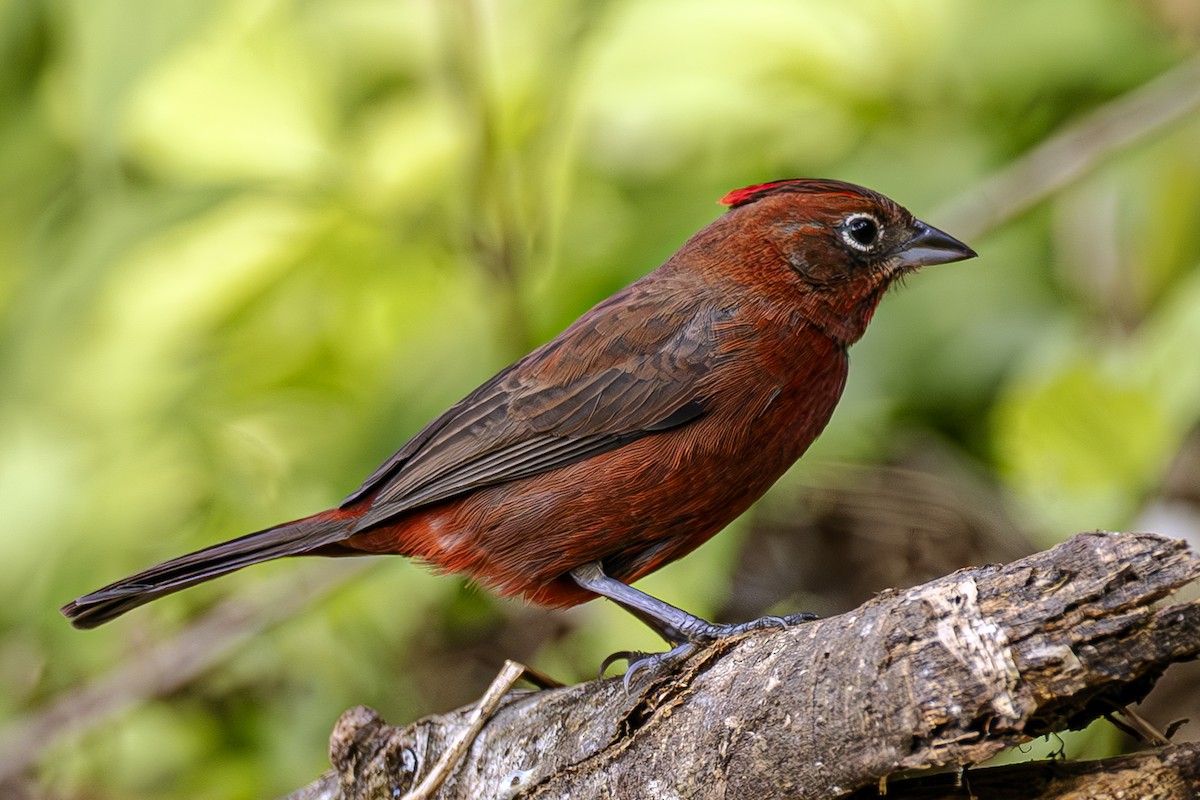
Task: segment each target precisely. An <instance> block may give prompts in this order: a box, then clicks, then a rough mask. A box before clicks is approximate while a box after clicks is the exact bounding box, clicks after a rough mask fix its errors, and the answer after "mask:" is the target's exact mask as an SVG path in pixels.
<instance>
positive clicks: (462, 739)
mask: <svg viewBox="0 0 1200 800" xmlns="http://www.w3.org/2000/svg"><path fill="white" fill-rule="evenodd" d="M525 672H526V667H525V665H524V664H518V663H517V662H515V661H505V662H504V666H503V667H502V668H501V669H500V673H499V674H498V675H497V676H496V677H495V679H493V680H492V684H491V685H490V686H488V688H487V691H486V692H484V693H483V697H482V698H480V700H479V703H478V704H477V705H476V706H475V710H474V711H472V712H471V722H470V724H469V725H468V726H467V727H466V728H464V729H463V730H462V731H460V732H459V733H458V735H457V736H455V737H454V740H453V741H451V742H450V744H449V745H448V746H447V747H446V749H445V750H444V751H443V752H442V755H441V756H440V757H439V758H438V760H437V762H436V763H435V764H434V765H433V769H431V770H430V771H429V774H428V775H426V776H425V777H424V778H423V779H422V780H421V782H420V783H419V784H418V785H417V786H416V788H414V789H413V790H412V791H411V792H409V793H408V794H406V795H404V797H403V798H401V800H427V799H428V798H430V797H433V793H434V792H436V791H437V790H438V789H439V788H440V787H441V785H442V784H443V783H445V781H446V778H448V777H450V772H451V770H453V769H454V767H456V766H457V765H458V763H459V762H460V761H462V759H463V756H465V755H466V754H467V750H469V749H470V747H471V744H472V743H473V742H474V741H475V738H476V737H477V736H479V732H480V731H482V730H483V726H484V725H486V724H487V721H488V720H489V719H490V718H491V716H492V715H493V714H495V713H496V709H497V708H499V707H500V701H502V700H503V699H504V696H505V695H506V694H508V690H509V689H511V688H512V687H513V684H514V683H516V682H517V681H518V680H520V679H521V676H522V675H524V674H525Z"/></svg>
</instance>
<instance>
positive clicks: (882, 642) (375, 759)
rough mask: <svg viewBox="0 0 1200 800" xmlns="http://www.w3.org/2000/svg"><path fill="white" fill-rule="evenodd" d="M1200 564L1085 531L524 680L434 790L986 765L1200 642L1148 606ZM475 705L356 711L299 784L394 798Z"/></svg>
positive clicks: (695, 782)
mask: <svg viewBox="0 0 1200 800" xmlns="http://www.w3.org/2000/svg"><path fill="white" fill-rule="evenodd" d="M1198 576H1200V558H1198V557H1197V556H1196V555H1195V554H1194V553H1192V552H1191V551H1189V550H1188V549H1187V547H1186V545H1185V544H1184V543H1182V542H1177V541H1174V540H1170V539H1165V538H1163V537H1159V536H1154V535H1150V534H1105V533H1091V534H1080V535H1079V536H1076V537H1075V538H1073V539H1071V540H1070V541H1069V542H1066V543H1065V544H1062V545H1059V546H1058V547H1055V548H1054V549H1052V550H1049V551H1046V552H1043V553H1038V554H1036V555H1033V556H1030V557H1028V558H1024V559H1021V560H1019V561H1016V562H1013V563H1012V564H1009V565H1007V566H990V567H981V568H977V569H969V570H962V571H959V572H956V573H954V574H952V575H949V576H946V577H944V578H939V579H937V580H935V581H932V582H930V583H927V584H925V585H923V586H918V587H915V588H913V589H909V590H906V591H889V592H885V593H883V594H881V595H879V596H877V597H876V598H874V599H873V600H871V601H869V602H867V603H866V604H864V605H863V606H861V607H859V608H858V609H856V610H855V611H852V612H850V613H848V614H843V615H840V616H837V617H832V618H830V619H825V620H820V621H817V622H813V623H809V624H806V625H802V626H798V627H793V628H788V629H778V630H773V631H766V632H759V633H757V634H754V635H749V636H745V637H742V638H740V639H737V640H730V641H722V642H718V643H715V644H712V645H709V646H707V647H706V648H704V649H703V650H701V651H700V652H698V653H697V654H696V655H694V656H693V657H692V658H690V659H689V660H688V661H686V662H685V663H684V664H683V665H682V666H681V667H680V668H679V669H677V670H675V671H674V672H671V673H660V674H657V675H655V676H654V677H653V678H651V679H649V680H648V682H645V683H644V684H643V685H640V686H637V687H635V688H634V689H633V690H632V691H631V692H629V693H626V691H625V690H624V689H623V688H622V683H621V681H620V680H619V679H608V680H602V681H593V682H590V683H587V684H583V685H579V686H572V687H567V688H563V689H555V690H549V691H541V692H529V691H520V692H513V693H510V694H509V695H508V696H507V697H506V698H505V699H504V700H503V701H502V702H501V704H500V706H499V708H498V710H497V711H496V713H495V714H494V715H493V716H492V717H491V719H490V720H488V723H487V725H486V726H485V727H484V728H483V730H482V731H481V732H480V734H479V735H478V737H477V738H476V739H475V741H474V743H473V744H472V746H471V748H470V749H469V751H468V752H467V754H466V756H465V758H464V760H463V761H462V762H461V763H460V764H458V766H457V767H456V768H455V769H454V770H453V772H452V773H451V774H450V776H449V777H448V778H447V780H446V781H445V783H444V784H443V785H442V788H441V790H440V792H439V793H438V794H436V795H435V796H436V797H441V798H457V797H463V798H468V797H516V796H520V797H527V798H541V797H566V796H573V797H602V796H620V797H647V798H656V797H672V798H677V797H678V798H708V797H714V798H716V797H722V798H724V797H757V798H774V797H801V798H818V797H832V796H837V795H840V794H844V793H847V792H850V791H853V790H855V789H858V788H861V787H866V786H875V785H877V784H879V782H880V781H881V780H883V779H885V778H886V777H887V776H889V775H892V774H893V773H896V772H898V771H901V770H920V769H926V768H930V767H935V766H941V765H970V764H977V763H979V762H981V761H983V760H985V759H987V758H988V757H989V756H992V755H993V754H995V753H996V752H998V751H999V750H1001V749H1003V748H1005V747H1008V746H1010V745H1014V744H1018V743H1021V742H1025V741H1028V740H1029V739H1031V738H1033V737H1036V736H1040V735H1043V734H1046V733H1051V732H1054V731H1059V730H1063V729H1065V728H1078V727H1082V726H1084V725H1086V724H1087V723H1088V722H1090V721H1091V720H1093V719H1095V718H1097V717H1099V716H1103V715H1105V714H1108V713H1110V712H1112V711H1113V710H1114V709H1115V708H1118V707H1120V706H1123V705H1125V704H1128V703H1132V702H1136V701H1138V700H1140V699H1141V698H1142V697H1144V696H1145V695H1146V693H1147V692H1149V690H1150V688H1151V687H1152V686H1153V685H1154V682H1155V681H1156V680H1157V678H1158V677H1159V676H1160V675H1161V674H1162V672H1163V671H1164V670H1165V669H1166V667H1167V666H1168V665H1169V664H1171V663H1172V662H1175V661H1181V660H1187V659H1192V658H1196V657H1197V656H1198V655H1200V601H1196V602H1191V603H1184V604H1178V605H1173V606H1167V607H1164V608H1156V607H1155V603H1156V601H1158V600H1160V599H1162V598H1164V597H1166V596H1167V595H1169V594H1170V593H1172V592H1173V591H1174V590H1175V589H1177V588H1179V587H1180V586H1183V585H1184V584H1186V583H1188V582H1190V581H1192V580H1194V579H1195V578H1196V577H1198ZM471 712H472V708H465V709H460V710H458V711H455V712H452V713H450V714H445V715H441V716H436V717H430V718H427V719H424V720H421V721H418V722H416V723H413V724H412V725H409V726H407V727H404V728H394V727H391V726H389V725H387V724H385V723H384V722H383V721H382V720H381V719H380V718H379V716H378V715H377V714H376V713H375V712H373V711H371V710H369V709H366V708H361V707H360V708H355V709H351V710H350V711H348V712H346V714H344V715H343V717H342V719H341V720H339V722H338V724H337V727H336V728H335V730H334V733H333V737H332V739H331V742H330V753H331V760H332V763H333V766H334V769H333V771H331V772H330V773H328V774H327V775H326V776H324V777H323V778H322V779H321V780H320V781H318V782H317V783H316V784H313V785H312V786H310V787H307V788H306V789H304V790H301V791H300V792H298V793H296V794H294V795H292V798H297V799H298V798H318V797H320V798H330V799H332V798H339V799H340V800H366V799H367V798H384V797H387V798H394V797H398V796H400V795H402V794H404V793H405V792H408V791H409V790H411V789H412V787H413V786H414V785H416V783H417V782H419V780H420V779H421V777H422V775H423V774H424V773H425V772H426V771H427V770H428V769H430V766H431V765H432V764H433V763H435V762H436V761H437V760H438V757H439V754H440V753H441V752H442V750H443V748H444V747H446V746H447V744H448V743H449V742H452V741H454V740H455V739H456V737H457V736H458V735H459V732H460V731H461V730H462V729H463V728H464V727H465V726H466V725H468V724H469V720H470V718H471ZM1188 752H1189V753H1191V756H1192V761H1191V763H1192V764H1193V768H1192V775H1193V777H1194V775H1195V768H1194V765H1195V761H1196V759H1195V752H1194V750H1189V751H1188ZM1185 760H1186V759H1185ZM971 774H972V775H976V774H978V773H971ZM891 794H892V796H896V795H895V793H894V792H893V793H891ZM1164 796H1169V795H1164Z"/></svg>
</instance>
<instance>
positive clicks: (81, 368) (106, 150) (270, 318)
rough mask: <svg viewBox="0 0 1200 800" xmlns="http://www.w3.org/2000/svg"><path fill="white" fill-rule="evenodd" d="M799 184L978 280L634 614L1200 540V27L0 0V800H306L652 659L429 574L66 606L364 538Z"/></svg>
mask: <svg viewBox="0 0 1200 800" xmlns="http://www.w3.org/2000/svg"><path fill="white" fill-rule="evenodd" d="M793 176H821V177H836V178H841V179H845V180H850V181H855V182H858V183H862V184H865V185H868V186H870V187H872V188H875V189H877V190H880V191H882V192H884V193H886V194H888V195H890V196H892V197H893V198H895V199H896V200H898V201H899V202H901V203H902V204H904V205H906V206H907V207H908V208H909V209H911V210H912V211H913V212H914V213H915V214H917V215H918V216H920V217H922V218H923V219H925V220H927V221H929V222H930V223H932V224H934V225H937V226H939V227H942V228H944V229H946V230H947V231H949V232H951V233H953V234H954V235H956V236H959V237H960V238H963V239H965V240H967V241H968V242H970V243H971V244H972V245H973V246H974V247H975V248H976V249H977V250H978V251H979V253H980V258H979V259H977V260H975V261H971V262H967V263H963V264H957V265H952V266H947V267H941V268H934V269H929V270H927V271H926V272H925V273H923V274H921V275H918V276H915V277H914V278H913V279H911V280H910V281H909V282H908V285H907V286H906V287H905V288H904V289H903V290H901V291H899V292H895V293H893V295H892V296H890V297H889V298H888V299H887V300H886V301H885V302H884V304H883V306H882V308H881V309H880V311H879V313H878V315H877V317H876V319H875V321H874V323H873V325H872V328H871V330H870V331H869V332H868V334H867V336H866V338H865V339H864V340H863V341H862V342H861V343H860V344H859V345H857V346H856V347H855V349H854V351H853V362H854V364H853V368H852V370H851V378H850V383H849V386H848V387H847V390H846V395H845V397H844V399H843V401H842V403H841V405H840V407H839V409H838V411H837V413H836V414H835V416H834V419H833V422H832V423H831V425H830V426H829V428H828V430H827V431H826V433H825V434H824V436H823V437H822V438H821V440H820V441H818V443H817V444H816V445H815V446H814V447H813V449H812V450H811V451H810V453H809V455H808V456H807V457H806V458H805V459H804V461H803V462H802V464H801V465H799V466H798V467H797V468H796V469H794V470H793V471H792V472H791V473H790V474H789V475H788V476H787V477H786V478H785V479H784V480H783V481H782V482H781V483H780V484H779V485H778V486H777V487H776V488H775V489H774V490H773V491H772V492H771V493H770V494H769V495H768V496H767V498H765V499H764V500H763V501H762V502H761V503H760V504H759V505H758V506H757V507H756V508H755V509H754V510H753V511H751V512H750V513H749V514H747V515H746V516H745V517H744V518H743V519H741V520H739V521H738V522H737V523H735V524H734V525H733V526H732V527H731V528H730V529H729V530H728V531H726V532H725V533H723V534H722V535H720V536H718V537H716V538H715V539H714V540H712V541H711V542H710V543H708V544H707V545H705V546H704V547H703V548H701V549H700V550H698V551H697V552H696V553H695V554H693V555H692V556H690V557H689V558H687V559H685V560H683V561H682V562H679V563H677V564H675V565H672V566H670V567H668V568H666V569H664V570H662V571H661V572H660V573H658V574H656V575H654V576H652V577H651V578H648V579H647V580H645V581H644V582H643V583H642V584H641V585H642V586H643V587H644V588H646V589H647V590H648V591H651V592H654V593H656V594H658V595H659V596H661V597H663V598H665V599H667V600H669V601H671V602H673V603H676V604H679V605H682V606H683V607H685V608H687V609H689V610H692V611H694V612H696V613H699V614H706V615H715V616H718V617H721V618H724V619H744V618H747V617H749V616H751V615H757V614H759V613H762V612H763V611H765V610H768V609H774V610H797V609H806V610H815V611H819V612H821V613H826V614H828V613H834V612H836V611H838V610H841V609H845V608H849V607H852V606H854V605H855V604H857V603H860V602H862V601H863V600H865V599H866V598H868V597H870V596H871V594H872V593H873V592H876V591H878V590H880V589H883V588H885V587H887V586H902V585H909V584H913V583H917V582H920V581H923V580H926V579H928V578H930V577H933V576H936V575H939V574H943V573H945V572H947V571H949V570H951V569H954V568H956V567H959V566H964V565H968V564H980V563H987V562H990V561H1003V560H1008V559H1011V558H1015V557H1018V556H1020V555H1021V554H1022V553H1024V552H1027V551H1030V550H1032V549H1040V548H1043V547H1047V546H1050V545H1052V544H1054V543H1055V542H1058V541H1061V540H1063V539H1064V538H1066V537H1068V536H1069V535H1071V534H1073V533H1075V532H1077V531H1080V530H1090V529H1096V528H1106V529H1131V528H1137V529H1147V530H1155V531H1158V532H1161V533H1165V534H1171V535H1174V536H1190V537H1192V538H1193V541H1194V542H1200V534H1198V531H1200V433H1198V422H1200V355H1198V352H1200V351H1198V346H1200V345H1198V343H1200V269H1198V265H1200V224H1197V221H1198V220H1200V5H1197V4H1196V3H1195V2H1194V0H1142V1H1141V2H1130V1H1129V0H1038V2H1024V1H1020V2H1013V1H1012V0H980V1H979V2H974V3H970V4H967V3H960V2H955V0H920V1H919V2H914V1H913V0H905V2H899V1H898V0H896V1H893V2H886V1H884V0H876V1H872V2H864V3H839V2H830V1H828V0H825V1H818V0H809V1H805V2H797V1H796V0H776V1H774V2H768V1H767V0H744V1H743V2H738V3H733V2H729V1H728V0H686V1H685V0H661V1H659V0H655V1H652V2H634V1H633V0H623V1H622V0H613V1H612V2H592V1H591V0H554V1H553V2H551V0H213V1H212V2H173V3H169V2H161V0H42V1H41V2H35V1H34V0H8V2H3V3H0V325H2V326H3V336H2V338H0V509H2V512H3V520H4V524H3V526H2V527H0V548H2V552H3V556H2V557H0V795H3V796H4V797H13V798H21V797H46V798H64V799H67V798H134V797H137V798H179V797H188V798H242V797H245V798H250V797H271V796H276V795H279V794H283V793H286V792H287V791H289V790H291V789H294V788H297V787H299V786H300V785H302V784H304V783H307V782H308V781H309V780H311V779H312V778H314V777H315V776H316V775H317V774H318V773H319V772H320V771H322V770H323V769H324V768H326V766H327V764H328V762H327V758H326V753H325V750H326V741H327V738H328V734H329V731H330V729H331V727H332V725H333V723H334V721H335V720H336V718H337V717H338V715H339V714H340V713H341V712H342V711H343V710H345V709H346V708H349V707H350V706H353V705H355V704H359V703H363V704H367V705H371V706H373V707H375V708H377V709H379V710H380V711H381V713H383V715H384V716H385V717H386V718H387V719H388V720H389V721H391V722H393V723H397V724H400V723H404V722H407V721H411V720H413V719H415V718H416V717H418V716H420V715H423V714H429V713H435V712H441V711H446V710H449V709H451V708H454V707H456V706H458V705H461V704H463V703H466V702H469V701H471V700H472V699H474V698H475V697H477V696H478V695H479V694H480V693H481V692H482V690H483V689H484V687H485V686H486V685H487V683H488V682H489V681H490V679H491V678H492V676H493V675H494V674H495V672H496V671H497V670H498V669H499V667H500V666H501V664H502V662H503V659H504V658H506V657H508V658H514V659H518V660H521V661H524V662H526V663H529V664H530V665H532V666H534V667H537V668H538V669H540V670H542V671H544V672H547V673H549V674H551V675H553V676H555V677H557V678H558V679H560V680H563V681H568V682H574V681H580V680H585V679H588V678H590V677H591V676H593V675H594V674H595V670H596V668H597V665H598V664H599V662H600V661H601V659H603V658H604V656H606V655H607V654H609V653H611V652H613V651H616V650H621V649H637V648H643V649H655V648H656V647H657V644H656V640H655V639H654V637H653V636H652V635H651V634H650V633H649V632H648V631H646V630H644V629H643V628H642V626H641V625H640V624H639V623H637V622H636V621H634V620H633V619H632V618H631V617H629V616H628V615H626V614H624V613H623V612H621V611H620V610H619V609H616V608H615V607H613V606H612V605H611V604H608V603H601V602H597V603H591V604H588V605H587V606H585V607H582V608H578V609H573V610H572V611H570V612H567V613H561V612H559V613H551V612H544V611H540V610H537V609H533V608H527V607H524V606H522V605H521V604H520V603H514V602H508V601H500V600H496V599H494V598H492V597H491V596H489V595H486V594H483V593H481V592H479V591H477V590H475V589H472V588H470V587H467V586H464V583H463V581H462V580H461V579H459V578H456V577H452V576H451V577H438V576H435V575H431V574H430V573H428V572H427V571H425V570H423V569H422V568H421V567H419V566H417V565H414V564H411V563H408V562H406V561H404V560H403V559H381V560H375V561H368V560H363V561H313V562H308V561H295V562H290V563H276V564H270V565H265V566H261V567H257V568H254V569H252V570H250V571H248V572H245V573H241V574H238V575H235V576H232V577H229V578H226V579H223V580H221V581H218V582H216V583H214V584H210V585H208V586H204V587H201V588H197V589H193V590H191V591H188V592H186V593H183V594H180V595H177V596H175V597H172V598H170V599H169V600H165V601H162V602H159V603H156V604H153V605H151V606H148V607H146V608H144V609H140V610H138V611H137V612H135V613H133V614H130V615H129V616H128V617H125V618H123V619H121V620H120V621H119V622H117V623H115V624H112V625H110V626H106V627H104V628H102V629H99V630H95V631H86V632H81V631H76V630H73V629H72V628H70V626H69V625H68V624H67V623H66V622H65V621H64V620H63V619H62V618H61V617H60V616H59V615H58V612H57V609H58V607H59V606H60V605H62V604H63V603H64V602H66V601H67V600H69V599H71V598H73V597H75V596H77V595H79V594H81V593H82V592H85V591H87V590H91V589H94V588H96V587H97V586H99V585H101V584H104V583H107V582H109V581H111V580H114V579H116V578H119V577H122V576H124V575H126V574H128V573H131V572H133V571H136V570H138V569H141V568H143V567H145V566H147V565H149V564H151V563H153V562H156V561H158V560H161V559H163V558H166V557H169V556H174V555H178V554H180V553H182V552H184V551H187V550H191V549H195V548H198V547H200V546H202V545H205V544H209V543H212V542H215V541H217V540H220V539H224V538H229V537H231V536H233V535H235V534H240V533H243V532H247V531H250V530H254V529H258V528H261V527H264V526H266V525H269V524H272V523H275V522H278V521H280V520H284V519H291V518H294V517H298V516H302V515H305V514H309V513H312V512H315V511H317V510H320V509H322V508H325V507H327V506H329V505H331V504H333V503H336V502H337V501H338V500H339V499H340V498H342V497H343V496H345V495H346V494H347V493H349V492H350V491H351V490H352V489H354V488H355V487H356V486H357V485H358V483H359V482H360V480H361V479H362V478H363V477H365V475H366V474H367V473H369V472H370V471H371V470H372V469H373V468H374V467H375V466H376V465H377V464H378V463H379V462H380V461H381V460H382V459H384V458H385V457H387V456H388V455H389V454H390V453H391V452H392V451H393V450H395V449H396V448H398V447H399V446H400V445H401V444H402V443H403V442H404V441H405V440H406V439H407V438H408V437H409V436H410V435H411V434H413V433H414V432H415V431H416V430H418V429H419V428H420V427H421V426H422V425H424V424H425V423H426V422H427V421H429V420H430V419H431V418H432V417H433V416H435V415H436V414H437V413H439V412H440V411H441V410H443V409H444V408H445V407H446V406H448V405H449V404H450V403H452V402H454V401H456V400H458V399H459V398H460V397H461V396H463V395H464V394H465V393H466V392H468V391H469V390H471V389H472V388H474V387H475V386H476V385H477V384H478V383H480V382H482V381H483V380H484V379H485V378H487V377H489V376H490V375H491V374H493V373H494V372H495V371H496V370H498V369H499V368H501V367H503V366H504V365H505V364H507V363H508V362H510V361H511V360H513V359H514V358H515V357H517V356H519V355H521V354H523V353H524V352H525V351H526V350H527V349H528V348H530V347H531V346H533V345H535V344H537V343H540V342H542V341H545V340H546V339H548V338H550V337H551V336H553V335H554V334H555V333H557V332H558V331H559V330H560V329H561V328H562V327H564V326H565V325H566V324H568V323H569V322H570V321H571V320H572V319H574V318H575V317H576V316H577V315H578V314H580V313H581V312H582V311H584V310H586V309H587V308H588V307H589V306H591V305H592V304H593V303H595V302H597V301H598V300H600V299H602V298H604V297H605V296H607V295H608V294H610V293H611V292H613V291H614V290H616V289H618V288H619V287H621V286H623V285H625V284H626V283H628V282H630V281H632V280H633V279H635V278H637V277H639V276H640V275H642V274H644V273H645V272H647V271H649V270H651V269H652V268H654V267H655V266H656V265H657V264H658V263H660V262H661V261H662V260H663V259H665V258H666V257H667V256H668V255H670V254H671V253H672V252H673V251H674V250H675V249H676V248H677V247H678V246H679V245H680V244H681V243H682V242H683V241H684V240H685V239H686V238H687V237H688V236H689V235H690V234H691V233H692V232H694V231H695V230H697V229H698V228H700V227H701V226H703V225H705V224H706V223H708V222H709V221H711V220H712V219H713V218H714V217H716V216H717V215H718V214H719V213H720V212H721V209H720V207H719V206H718V205H717V204H716V201H717V200H718V198H720V197H721V196H722V195H723V194H724V193H725V192H727V191H728V190H730V189H733V188H736V187H739V186H743V185H746V184H751V183H756V182H760V181H764V180H770V179H774V178H782V177H793ZM1192 674H1193V678H1192V681H1193V684H1192V685H1193V687H1194V685H1195V683H1196V682H1197V681H1196V678H1195V677H1194V676H1195V673H1192ZM1183 684H1184V685H1182V687H1181V688H1179V689H1178V690H1177V691H1179V692H1181V694H1179V695H1170V694H1169V692H1170V691H1172V690H1171V688H1170V687H1163V688H1162V689H1161V690H1160V691H1161V692H1162V693H1163V695H1164V696H1169V697H1171V700H1170V702H1169V703H1168V704H1167V705H1168V707H1167V708H1166V709H1165V710H1162V711H1161V713H1157V714H1155V713H1153V712H1152V710H1148V711H1145V713H1147V714H1150V716H1151V718H1152V721H1155V722H1156V723H1157V724H1159V725H1160V726H1162V727H1166V726H1167V725H1169V724H1170V722H1171V721H1172V720H1173V719H1175V718H1177V717H1183V716H1188V715H1191V716H1193V717H1200V702H1198V701H1197V698H1196V695H1195V694H1191V695H1188V694H1187V692H1188V691H1189V687H1188V686H1187V685H1186V681H1184V682H1183ZM1190 690H1191V691H1193V692H1194V688H1192V689H1190ZM1190 730H1191V732H1192V733H1191V736H1192V738H1195V737H1196V736H1197V735H1200V732H1197V730H1196V728H1194V727H1193V728H1191V729H1190ZM1054 746H1057V743H1054ZM1129 746H1130V741H1129V740H1128V739H1126V738H1123V737H1122V736H1121V735H1120V734H1116V733H1115V732H1114V731H1113V730H1112V729H1111V728H1107V727H1106V728H1105V729H1104V730H1092V731H1090V732H1088V733H1086V734H1084V735H1083V736H1082V737H1080V738H1078V739H1071V740H1070V741H1069V742H1068V743H1067V746H1066V747H1065V749H1066V752H1067V755H1069V756H1072V757H1079V756H1085V755H1102V754H1105V753H1110V752H1115V751H1116V750H1117V749H1120V748H1123V747H1129Z"/></svg>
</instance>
